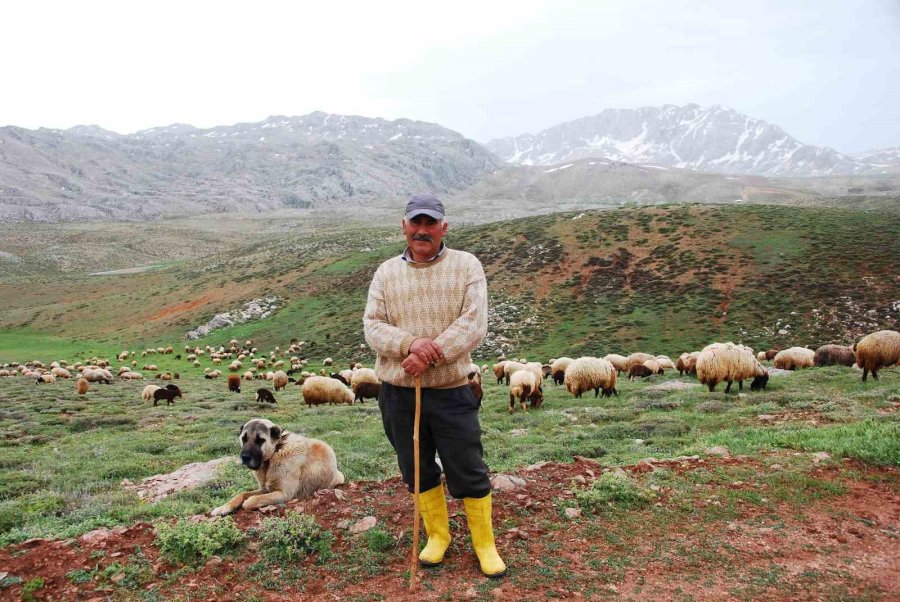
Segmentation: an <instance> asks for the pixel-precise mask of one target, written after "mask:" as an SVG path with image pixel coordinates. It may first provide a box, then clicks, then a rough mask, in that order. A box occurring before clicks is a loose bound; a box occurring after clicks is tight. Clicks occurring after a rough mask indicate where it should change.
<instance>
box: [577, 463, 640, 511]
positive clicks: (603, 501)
mask: <svg viewBox="0 0 900 602" xmlns="http://www.w3.org/2000/svg"><path fill="white" fill-rule="evenodd" d="M575 499H576V500H578V505H579V506H581V508H582V509H583V510H588V511H590V512H604V511H606V510H610V509H621V510H633V509H636V508H640V507H642V506H644V505H645V504H647V503H648V502H649V501H650V500H651V499H653V495H652V492H650V491H646V490H645V489H644V488H643V487H641V486H640V484H639V483H637V482H636V481H635V480H634V479H632V478H631V477H629V476H628V475H627V474H626V473H625V472H622V471H614V472H605V473H603V474H602V475H601V476H600V478H599V479H597V480H596V481H594V482H593V483H592V484H591V486H590V487H588V488H587V489H584V490H582V491H578V492H576V493H575Z"/></svg>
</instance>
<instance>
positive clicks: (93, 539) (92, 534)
mask: <svg viewBox="0 0 900 602" xmlns="http://www.w3.org/2000/svg"><path fill="white" fill-rule="evenodd" d="M111 535H112V531H110V530H109V529H107V528H106V527H100V528H99V529H94V530H93V531H88V532H87V533H85V534H84V535H82V536H81V537H79V538H78V539H79V540H81V541H82V542H84V543H89V544H96V543H100V542H101V541H103V540H105V539H107V538H109V537H110V536H111ZM25 543H28V542H25Z"/></svg>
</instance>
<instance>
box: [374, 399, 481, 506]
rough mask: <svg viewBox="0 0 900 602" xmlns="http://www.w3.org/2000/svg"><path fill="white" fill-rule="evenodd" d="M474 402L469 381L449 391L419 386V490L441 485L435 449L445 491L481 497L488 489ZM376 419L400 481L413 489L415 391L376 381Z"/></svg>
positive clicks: (475, 402) (476, 409) (477, 404)
mask: <svg viewBox="0 0 900 602" xmlns="http://www.w3.org/2000/svg"><path fill="white" fill-rule="evenodd" d="M479 405H480V404H479V402H478V400H477V399H476V398H475V395H473V394H472V390H471V389H470V388H469V386H468V385H463V386H462V387H456V388H453V389H422V415H421V421H420V424H419V479H420V481H419V490H420V491H428V490H429V489H432V488H433V487H437V486H438V485H440V483H441V469H440V467H439V466H438V465H437V462H435V459H434V455H435V452H437V454H438V456H440V458H441V464H442V465H443V466H444V474H445V475H446V476H447V488H448V489H449V490H450V495H452V496H453V497H455V498H457V499H459V498H464V497H475V498H482V497H484V496H486V495H487V494H488V493H490V492H491V482H490V479H488V469H487V465H486V464H485V463H484V457H483V454H484V450H483V448H482V446H481V425H480V424H479V423H478V407H479ZM378 407H379V408H381V420H382V422H383V423H384V433H385V434H386V435H387V438H388V440H389V441H390V442H391V445H393V446H394V451H395V452H397V464H399V466H400V474H402V475H403V482H404V483H406V485H407V486H408V487H409V491H410V493H412V491H413V484H414V474H415V463H414V458H413V424H414V422H415V414H416V390H415V389H413V388H410V387H396V386H394V385H392V384H390V383H386V382H385V383H382V384H381V395H380V396H379V398H378Z"/></svg>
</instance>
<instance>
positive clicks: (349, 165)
mask: <svg viewBox="0 0 900 602" xmlns="http://www.w3.org/2000/svg"><path fill="white" fill-rule="evenodd" d="M498 165H499V161H498V160H497V158H496V157H494V156H493V155H491V153H489V152H487V151H486V150H485V149H484V148H483V147H481V146H480V145H479V144H477V143H475V142H473V141H472V140H469V139H467V138H465V137H463V136H462V135H461V134H458V133H456V132H454V131H451V130H448V129H446V128H444V127H441V126H439V125H436V124H431V123H425V122H419V121H410V120H408V119H398V120H395V121H387V120H384V119H370V118H365V117H355V116H344V115H330V114H327V113H321V112H316V113H311V114H309V115H305V116H302V117H269V118H268V119H266V120H264V121H262V122H258V123H243V124H237V125H231V126H221V127H215V128H211V129H205V130H204V129H197V128H194V127H192V126H189V125H179V124H176V125H171V126H168V127H164V128H153V129H149V130H143V131H140V132H137V133H135V134H130V135H119V134H116V133H114V132H109V131H106V130H103V129H102V128H99V127H96V126H78V127H75V128H71V129H69V130H65V131H61V130H49V129H39V130H27V129H22V128H18V127H4V128H0V222H16V221H83V220H129V219H133V220H146V219H157V218H161V217H172V216H179V215H185V214H202V213H218V212H258V211H264V210H269V209H280V208H285V207H301V208H303V207H316V206H319V205H322V204H334V203H337V204H349V205H353V204H359V203H366V202H368V201H369V200H371V199H374V198H384V197H390V198H397V197H400V198H402V197H404V196H407V195H409V194H411V193H413V192H415V191H419V190H433V191H436V192H438V193H445V192H448V191H454V190H459V189H462V188H464V187H466V186H468V185H470V184H472V183H473V182H475V181H477V180H478V179H479V178H480V177H482V176H483V175H484V174H486V173H490V172H492V171H493V170H494V169H495V168H496V167H497V166H498Z"/></svg>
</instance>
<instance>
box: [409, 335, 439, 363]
mask: <svg viewBox="0 0 900 602" xmlns="http://www.w3.org/2000/svg"><path fill="white" fill-rule="evenodd" d="M409 355H410V356H412V355H418V356H419V357H421V358H422V360H424V361H425V363H426V364H436V363H438V362H439V361H441V360H442V359H444V350H443V349H441V346H440V345H438V344H437V343H435V342H434V341H433V340H431V339H429V338H426V337H421V338H418V339H416V340H415V341H413V342H412V344H411V345H410V346H409ZM407 359H409V358H407Z"/></svg>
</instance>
